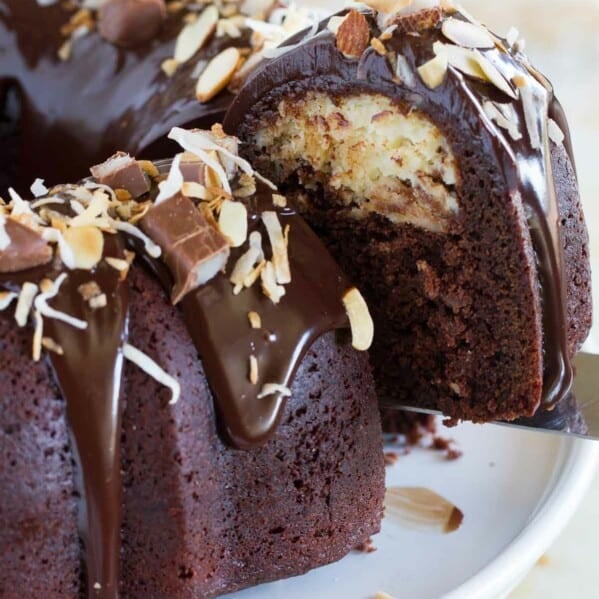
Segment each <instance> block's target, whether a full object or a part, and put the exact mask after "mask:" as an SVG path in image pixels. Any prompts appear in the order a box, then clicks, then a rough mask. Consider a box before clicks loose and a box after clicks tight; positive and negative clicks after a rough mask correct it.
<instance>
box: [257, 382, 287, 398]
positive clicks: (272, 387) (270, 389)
mask: <svg viewBox="0 0 599 599" xmlns="http://www.w3.org/2000/svg"><path fill="white" fill-rule="evenodd" d="M275 393H279V394H280V395H281V396H282V397H291V389H289V387H285V385H280V384H278V383H266V384H265V385H263V386H262V391H260V393H258V399H263V398H264V397H268V396H269V395H274V394H275Z"/></svg>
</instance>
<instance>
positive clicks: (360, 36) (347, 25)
mask: <svg viewBox="0 0 599 599" xmlns="http://www.w3.org/2000/svg"><path fill="white" fill-rule="evenodd" d="M369 40H370V28H369V27H368V21H366V17H365V16H364V15H363V14H362V13H360V12H358V11H356V10H350V11H349V13H348V14H347V16H346V17H345V19H344V20H343V23H341V24H340V25H339V29H338V30H337V49H338V50H339V51H340V52H341V53H342V54H343V55H344V56H347V57H348V58H359V57H360V56H362V53H363V52H364V50H366V48H368V43H369Z"/></svg>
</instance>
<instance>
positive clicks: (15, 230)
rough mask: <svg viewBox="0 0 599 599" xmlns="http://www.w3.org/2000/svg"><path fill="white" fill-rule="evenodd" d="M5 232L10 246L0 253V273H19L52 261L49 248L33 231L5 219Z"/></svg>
mask: <svg viewBox="0 0 599 599" xmlns="http://www.w3.org/2000/svg"><path fill="white" fill-rule="evenodd" d="M5 230H6V234H7V235H8V236H9V237H10V245H9V246H8V247H6V248H5V249H4V250H2V251H0V273H7V272H19V271H21V270H27V269H28V268H34V267H35V266H41V265H43V264H48V262H50V261H51V260H52V256H53V252H52V248H51V246H50V245H49V244H48V242H47V241H46V240H45V239H42V236H41V235H40V234H39V233H37V232H36V231H34V230H33V229H30V228H29V227H26V226H25V225H22V224H21V223H19V222H17V221H16V220H14V219H12V218H7V219H6V224H5Z"/></svg>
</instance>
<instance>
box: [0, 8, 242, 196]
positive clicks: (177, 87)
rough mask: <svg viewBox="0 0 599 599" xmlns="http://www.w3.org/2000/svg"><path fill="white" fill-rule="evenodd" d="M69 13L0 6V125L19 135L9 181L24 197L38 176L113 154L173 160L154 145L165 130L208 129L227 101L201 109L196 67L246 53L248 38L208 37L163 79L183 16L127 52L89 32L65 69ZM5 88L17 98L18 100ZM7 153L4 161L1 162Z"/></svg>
mask: <svg viewBox="0 0 599 599" xmlns="http://www.w3.org/2000/svg"><path fill="white" fill-rule="evenodd" d="M72 14H73V11H72V10H70V11H66V10H65V9H64V8H63V7H62V3H57V4H56V5H52V6H48V7H40V6H38V5H37V1H36V0H0V110H2V111H3V112H4V115H3V117H4V119H0V120H9V121H12V122H13V128H14V126H16V127H17V130H18V153H17V156H18V164H17V172H16V173H14V174H13V175H12V176H11V178H10V180H9V183H10V184H11V185H13V186H15V187H17V188H19V189H21V190H25V189H28V188H29V185H31V183H32V182H33V180H34V179H35V178H36V177H41V178H43V179H46V182H47V183H50V184H55V183H60V182H64V181H74V180H77V179H78V178H82V177H85V176H86V175H87V172H88V170H87V169H88V168H89V166H90V165H91V164H97V163H99V162H101V161H102V160H104V159H106V157H107V156H110V155H111V154H113V153H114V152H115V151H117V150H123V151H125V152H130V153H131V154H133V155H135V156H137V157H138V158H141V157H142V155H146V156H148V157H151V158H152V157H157V156H158V155H160V157H164V156H165V155H168V154H170V152H168V151H165V145H166V144H165V143H159V144H158V145H157V146H156V145H155V142H157V140H159V139H160V138H162V137H164V136H165V135H166V133H167V132H168V131H169V130H170V129H171V127H173V126H183V125H194V126H201V125H202V124H203V123H209V124H212V123H213V122H214V121H216V120H219V119H221V118H222V115H223V114H224V111H225V110H226V108H227V106H228V105H229V103H230V101H231V98H232V96H231V94H229V93H228V92H226V91H225V92H222V93H221V94H219V95H218V96H217V97H216V98H214V100H212V101H211V102H209V103H207V104H200V102H198V100H197V99H196V97H195V90H194V88H195V79H194V78H193V77H192V73H193V70H194V68H195V67H196V64H197V61H198V60H200V59H203V60H205V59H209V58H211V57H212V56H214V55H215V54H217V53H218V52H219V51H220V50H221V49H223V48H224V47H226V46H231V45H236V46H245V47H248V46H249V43H248V38H247V36H246V35H245V34H244V35H243V36H242V37H241V38H239V39H236V40H232V39H231V38H229V37H226V36H225V37H222V38H213V39H212V40H211V41H210V42H209V43H208V44H207V45H206V46H205V48H203V49H202V51H201V52H200V53H199V55H198V58H193V59H191V60H190V61H188V62H187V63H185V64H183V65H181V66H180V68H179V69H178V70H177V72H176V73H175V75H174V76H173V77H171V78H169V77H167V76H166V75H165V74H164V73H163V72H162V70H161V68H160V65H161V64H162V62H163V61H164V60H165V59H167V58H170V57H172V55H173V51H174V46H175V39H176V37H177V35H178V33H179V31H180V30H181V28H182V23H181V18H180V16H179V17H178V16H177V15H172V16H170V17H169V18H168V19H167V20H166V21H165V23H164V25H163V27H162V29H161V30H160V32H159V34H158V35H157V36H156V37H155V38H154V39H153V40H152V41H151V42H149V43H146V44H142V45H140V46H137V47H135V48H132V49H127V50H125V49H121V48H118V47H116V46H114V45H112V44H110V43H109V42H107V41H105V40H104V39H103V38H102V37H101V36H100V35H99V34H98V33H96V32H92V33H90V34H88V35H86V36H84V37H82V38H80V39H78V40H76V41H75V43H74V44H73V51H72V55H71V57H70V58H69V60H67V61H62V60H60V59H59V58H58V56H57V52H58V49H59V48H60V46H61V44H62V43H63V42H64V40H65V38H64V37H63V36H62V35H61V34H60V28H61V26H62V25H63V24H64V23H66V22H67V21H68V20H69V18H70V16H71V15H72ZM41 23H43V26H40V24H41ZM9 90H13V92H14V90H16V92H17V94H16V96H17V98H18V102H15V94H14V93H12V92H11V93H9ZM14 121H16V124H15V123H14ZM5 151H6V150H2V153H0V159H3V162H4V163H5V164H6V163H7V160H6V157H5V154H4V152H5ZM157 153H158V154H157Z"/></svg>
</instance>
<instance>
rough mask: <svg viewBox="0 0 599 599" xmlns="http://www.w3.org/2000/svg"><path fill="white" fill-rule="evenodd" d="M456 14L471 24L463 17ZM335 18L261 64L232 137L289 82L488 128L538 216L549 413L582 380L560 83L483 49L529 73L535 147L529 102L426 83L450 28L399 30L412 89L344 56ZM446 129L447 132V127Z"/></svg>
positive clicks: (382, 65) (381, 60)
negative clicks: (570, 282)
mask: <svg viewBox="0 0 599 599" xmlns="http://www.w3.org/2000/svg"><path fill="white" fill-rule="evenodd" d="M340 14H343V12H342V13H340ZM367 16H368V21H369V25H370V28H371V31H372V33H373V35H379V34H380V30H379V28H378V26H377V24H376V20H375V18H374V13H372V12H368V13H367ZM453 16H454V17H456V18H461V16H460V15H459V14H455V15H453ZM327 21H328V20H327ZM327 21H324V22H323V23H322V24H321V26H320V28H319V32H318V33H317V34H316V35H315V36H314V37H312V38H310V39H308V40H306V41H305V42H304V43H302V44H300V45H299V46H297V47H296V48H294V49H293V50H291V51H289V52H287V53H286V54H283V55H281V56H279V57H277V58H274V59H271V60H269V61H264V62H263V63H262V64H261V65H259V66H258V68H257V69H256V70H255V71H254V72H253V73H252V74H251V75H250V76H249V78H248V80H247V81H246V84H245V85H244V87H243V89H242V91H241V92H240V94H239V95H238V96H237V97H236V98H235V100H234V101H233V103H232V105H231V107H230V109H229V111H228V113H227V116H226V117H225V122H224V126H225V129H226V130H227V131H228V132H230V133H236V132H238V131H239V129H240V127H241V126H242V124H243V120H244V118H245V116H246V115H247V114H248V113H251V111H252V107H253V106H254V105H255V104H256V103H257V102H258V101H259V99H260V98H262V97H264V96H266V95H268V94H269V93H271V92H273V91H274V90H276V89H277V88H279V87H283V86H286V85H287V86H288V87H286V89H287V90H293V93H300V94H301V93H305V92H306V91H310V90H314V91H324V92H325V93H329V94H331V95H333V96H347V95H351V94H358V93H362V92H365V93H369V92H370V93H380V94H384V95H387V96H388V97H391V98H393V99H394V100H395V101H396V102H397V103H398V105H400V107H401V106H404V107H405V106H407V107H413V108H418V109H421V110H424V111H425V112H427V114H428V115H429V117H430V118H431V120H433V121H439V120H440V119H439V115H443V118H445V119H446V118H447V117H448V116H450V115H459V118H460V119H461V120H462V121H464V123H465V125H466V126H470V127H471V128H472V130H477V129H478V128H479V127H480V123H481V122H482V123H483V124H484V127H485V129H486V131H487V133H488V135H487V136H486V138H485V139H484V142H485V146H486V148H485V149H486V151H487V152H488V153H489V154H490V155H493V156H494V157H495V158H496V159H497V162H498V163H499V164H500V165H502V171H503V172H502V174H503V177H504V179H505V181H506V184H507V189H508V193H509V194H510V196H511V197H512V198H513V197H514V196H516V195H519V196H520V197H521V201H522V204H523V205H524V207H525V211H526V216H527V219H528V224H529V229H530V235H531V238H532V242H533V247H534V250H535V253H536V257H537V268H538V277H539V289H540V293H541V300H542V311H543V334H544V339H543V342H544V382H543V396H542V400H541V401H542V404H543V405H544V406H545V407H547V408H552V407H553V406H555V404H556V403H557V402H558V401H560V400H561V399H563V398H565V397H566V396H567V395H568V392H569V390H570V388H571V385H572V378H573V374H572V365H571V360H570V358H571V356H570V350H569V347H568V340H567V326H566V323H567V318H566V309H567V306H566V289H565V276H564V272H565V266H564V255H563V249H562V248H563V244H562V240H561V233H560V229H559V220H558V219H559V217H558V206H557V197H556V192H555V187H554V181H553V175H552V170H551V161H550V141H549V139H548V133H547V118H548V116H549V117H551V118H554V119H555V120H556V121H557V122H558V124H559V126H560V127H561V129H562V131H563V132H564V135H565V136H566V139H565V141H564V145H565V147H566V149H567V151H568V153H569V155H570V156H571V157H572V145H571V141H570V136H569V130H568V127H567V124H566V121H565V118H564V115H563V111H562V110H561V106H560V105H559V103H558V102H557V100H556V99H555V98H554V95H553V89H552V87H551V85H550V84H549V83H548V82H547V81H546V79H545V78H543V77H542V76H541V75H539V74H538V73H537V72H536V71H534V69H532V67H531V66H530V65H529V64H528V62H527V61H526V58H525V56H524V55H522V54H513V53H511V52H510V53H503V52H501V51H500V50H498V49H496V48H493V49H490V50H482V51H481V52H482V53H483V55H484V56H485V57H486V58H487V59H488V60H489V61H490V62H491V63H493V64H494V65H495V66H496V67H497V68H498V69H499V70H500V71H501V72H502V73H503V74H505V76H506V77H507V79H508V80H510V79H511V78H512V77H513V76H514V75H521V76H525V77H526V79H527V81H528V83H529V85H531V86H532V87H533V89H534V92H535V94H537V95H538V98H539V100H538V106H537V111H536V114H535V116H536V126H537V127H538V128H539V131H540V132H541V138H542V142H543V143H542V149H541V150H535V149H533V148H532V147H531V144H530V141H529V135H528V131H527V128H526V122H525V117H524V110H523V105H522V102H521V101H520V100H518V101H515V100H512V99H511V98H510V97H509V96H507V95H505V94H504V93H503V92H500V91H499V90H497V89H496V88H495V87H494V86H492V85H491V84H483V83H480V82H478V81H475V80H472V79H470V78H468V77H466V76H463V75H462V74H460V73H459V72H457V71H456V70H454V69H453V68H449V69H448V72H447V76H446V78H445V81H444V82H443V84H442V85H441V86H439V87H438V88H436V89H434V90H430V89H429V88H427V87H426V86H425V85H424V83H423V82H422V80H421V79H420V77H419V76H418V74H417V73H416V69H417V67H419V66H420V65H422V64H423V63H425V62H426V61H428V60H429V59H431V58H432V57H434V53H433V49H432V48H433V44H434V43H435V42H437V41H441V42H444V43H448V40H447V39H445V38H444V36H443V35H442V33H441V26H440V24H439V25H438V26H437V27H435V28H433V29H428V30H425V31H421V32H419V33H418V34H413V35H410V34H408V35H406V34H402V33H401V32H399V31H397V32H395V33H394V35H393V36H392V38H391V39H390V40H387V41H386V42H385V46H386V47H387V49H388V50H389V51H390V53H391V55H393V54H394V53H395V55H397V54H401V55H403V56H404V57H405V58H406V60H407V62H408V65H409V67H410V70H411V71H412V72H413V73H414V75H415V77H414V79H415V83H414V85H413V86H412V87H409V86H408V85H406V84H405V83H400V82H399V80H398V78H397V77H396V76H395V74H394V72H393V70H392V67H391V64H390V62H389V60H388V58H387V57H384V56H380V55H378V54H377V53H376V52H375V51H374V49H373V48H368V49H367V50H366V51H365V52H364V53H363V55H362V56H361V58H360V59H359V60H352V59H348V58H346V57H344V56H343V55H342V54H341V53H340V52H339V51H338V50H337V48H336V40H335V37H334V35H333V34H332V33H331V32H329V31H328V30H327V29H326V22H327ZM300 40H301V37H300V36H296V37H295V38H292V39H290V40H289V41H288V42H287V43H288V44H294V43H296V44H297V43H298V42H299V41H300ZM505 43H506V45H507V42H505ZM485 100H491V101H495V102H499V103H502V104H504V105H508V106H511V107H513V109H514V110H515V111H516V114H517V116H518V120H519V128H520V131H521V132H522V135H523V137H522V139H521V140H520V141H514V140H512V138H511V137H509V135H508V134H507V132H506V131H504V130H503V129H500V128H499V127H497V126H495V124H494V123H492V122H491V121H490V120H489V119H488V117H487V116H486V114H485V113H484V111H483V109H482V103H483V102H484V101H485ZM436 124H437V125H438V126H439V127H440V128H441V129H443V127H442V124H441V123H439V122H437V123H436ZM450 142H451V140H450ZM516 201H518V200H517V199H516Z"/></svg>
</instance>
